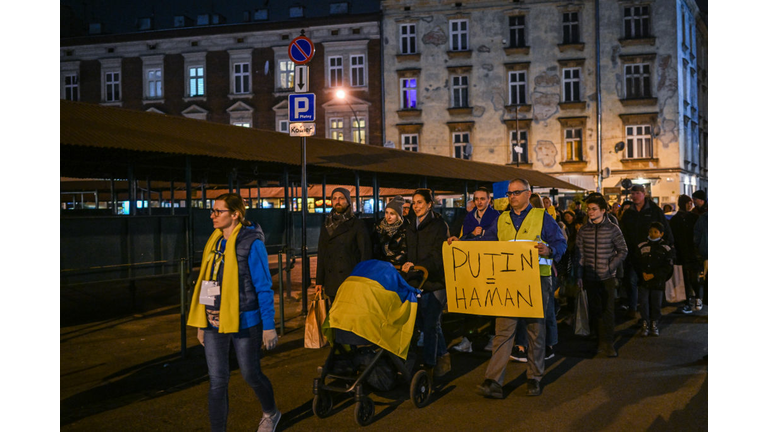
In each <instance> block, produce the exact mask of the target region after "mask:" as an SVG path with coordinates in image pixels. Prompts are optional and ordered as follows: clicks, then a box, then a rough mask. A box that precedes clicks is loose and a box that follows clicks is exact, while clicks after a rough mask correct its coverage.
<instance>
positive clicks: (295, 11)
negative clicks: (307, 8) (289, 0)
mask: <svg viewBox="0 0 768 432" xmlns="http://www.w3.org/2000/svg"><path fill="white" fill-rule="evenodd" d="M288 16H290V17H291V18H301V17H303V16H304V6H293V7H291V8H290V9H288Z"/></svg>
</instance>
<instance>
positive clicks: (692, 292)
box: [669, 195, 702, 314]
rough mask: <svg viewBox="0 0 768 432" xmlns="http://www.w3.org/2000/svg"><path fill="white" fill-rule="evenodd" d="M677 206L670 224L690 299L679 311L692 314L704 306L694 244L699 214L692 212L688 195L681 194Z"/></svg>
mask: <svg viewBox="0 0 768 432" xmlns="http://www.w3.org/2000/svg"><path fill="white" fill-rule="evenodd" d="M677 207H678V210H677V213H675V215H674V216H672V219H670V220H669V225H670V227H671V228H672V234H673V235H674V237H675V264H676V265H681V266H683V280H684V282H685V294H686V297H687V299H688V303H687V304H685V305H683V307H681V308H680V309H678V311H679V312H682V313H684V314H690V313H692V312H693V311H694V310H697V311H698V310H701V307H702V300H701V295H702V292H701V290H702V288H701V286H700V284H699V283H698V279H699V272H700V271H701V270H702V269H701V266H700V265H699V259H698V255H697V253H696V246H695V245H694V244H693V227H694V225H696V221H697V220H698V219H699V216H698V215H697V214H694V213H692V212H691V210H692V209H693V200H692V199H691V197H689V196H688V195H680V197H679V198H678V199H677Z"/></svg>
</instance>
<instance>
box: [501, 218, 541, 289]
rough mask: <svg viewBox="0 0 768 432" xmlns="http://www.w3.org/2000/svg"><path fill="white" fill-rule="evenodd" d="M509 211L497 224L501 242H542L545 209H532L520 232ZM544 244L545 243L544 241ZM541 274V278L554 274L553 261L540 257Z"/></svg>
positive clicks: (521, 225)
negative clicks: (537, 240)
mask: <svg viewBox="0 0 768 432" xmlns="http://www.w3.org/2000/svg"><path fill="white" fill-rule="evenodd" d="M510 211H511V210H509V211H505V212H504V213H502V214H501V215H500V216H499V220H498V222H497V228H498V236H499V240H501V241H517V240H531V241H535V240H536V237H539V239H540V240H541V228H542V226H543V225H544V213H545V210H544V209H543V208H532V209H531V210H530V211H529V212H528V214H527V215H526V216H525V219H523V223H522V224H520V230H516V229H515V224H513V223H512V216H511V215H510V213H509V212H510ZM542 242H543V243H544V244H546V242H544V241H543V240H542ZM539 274H540V275H541V276H550V275H551V274H552V259H551V258H541V257H539Z"/></svg>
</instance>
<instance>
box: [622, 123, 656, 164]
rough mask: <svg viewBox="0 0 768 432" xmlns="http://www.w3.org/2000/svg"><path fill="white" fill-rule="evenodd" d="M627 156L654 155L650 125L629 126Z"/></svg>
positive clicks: (630, 157)
mask: <svg viewBox="0 0 768 432" xmlns="http://www.w3.org/2000/svg"><path fill="white" fill-rule="evenodd" d="M626 130H627V158H628V159H635V158H651V157H653V151H652V143H653V137H652V136H651V126H650V125H633V126H627V129H626Z"/></svg>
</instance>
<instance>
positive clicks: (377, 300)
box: [323, 260, 419, 359]
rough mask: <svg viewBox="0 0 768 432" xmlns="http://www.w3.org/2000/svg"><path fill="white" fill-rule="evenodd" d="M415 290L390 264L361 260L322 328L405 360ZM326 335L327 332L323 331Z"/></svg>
mask: <svg viewBox="0 0 768 432" xmlns="http://www.w3.org/2000/svg"><path fill="white" fill-rule="evenodd" d="M418 293H419V291H418V290H417V289H416V288H414V287H412V286H410V285H408V283H407V282H406V281H405V279H403V278H402V277H401V276H400V273H399V272H398V271H397V270H396V269H395V267H394V266H393V265H392V264H390V263H388V262H386V261H379V260H368V261H363V262H361V263H360V264H358V265H357V266H355V269H354V270H353V271H352V274H351V275H350V276H349V277H348V278H347V279H346V280H345V281H344V283H342V284H341V286H340V287H339V290H338V291H337V292H336V298H335V299H334V300H333V305H332V306H331V310H330V311H329V312H328V321H327V322H326V324H325V325H323V328H324V330H330V329H328V327H329V326H330V328H337V329H342V330H347V331H350V332H352V333H354V334H356V335H358V336H360V337H362V338H365V339H367V340H368V341H370V342H371V343H373V344H375V345H378V346H380V347H382V348H384V349H385V350H387V351H389V352H391V353H393V354H395V355H397V356H398V357H401V358H402V359H405V357H406V355H407V354H408V348H409V346H410V342H411V337H412V336H413V326H414V324H415V323H416V309H417V307H418V299H417V297H416V296H417V294H418ZM326 336H330V335H329V334H327V332H326ZM328 340H330V341H331V342H332V341H333V338H332V337H329V338H328Z"/></svg>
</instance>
